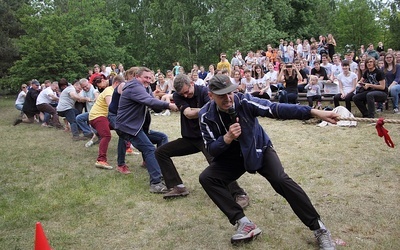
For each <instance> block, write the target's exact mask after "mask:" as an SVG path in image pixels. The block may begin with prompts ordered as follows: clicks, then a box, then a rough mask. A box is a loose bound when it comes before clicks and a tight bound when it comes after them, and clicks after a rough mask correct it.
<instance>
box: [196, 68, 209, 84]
mask: <svg viewBox="0 0 400 250" xmlns="http://www.w3.org/2000/svg"><path fill="white" fill-rule="evenodd" d="M207 74H208V72H207V71H206V70H205V69H204V66H203V65H200V72H199V74H198V75H199V78H200V79H201V80H203V81H204V79H206V77H207Z"/></svg>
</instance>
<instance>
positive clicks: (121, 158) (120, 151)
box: [108, 112, 126, 166]
mask: <svg viewBox="0 0 400 250" xmlns="http://www.w3.org/2000/svg"><path fill="white" fill-rule="evenodd" d="M116 119H117V115H116V114H113V113H111V112H108V121H109V122H110V126H111V127H113V128H115V120H116ZM125 156H126V144H125V140H124V139H122V138H121V136H118V146H117V164H118V166H123V165H125Z"/></svg>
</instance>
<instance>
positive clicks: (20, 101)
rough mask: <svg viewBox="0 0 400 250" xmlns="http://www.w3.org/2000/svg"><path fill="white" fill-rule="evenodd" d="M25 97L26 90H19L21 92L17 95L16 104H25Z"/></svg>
mask: <svg viewBox="0 0 400 250" xmlns="http://www.w3.org/2000/svg"><path fill="white" fill-rule="evenodd" d="M25 97H26V93H25V92H24V91H21V92H19V94H18V96H17V100H15V105H17V104H24V102H25Z"/></svg>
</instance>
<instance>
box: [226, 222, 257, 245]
mask: <svg viewBox="0 0 400 250" xmlns="http://www.w3.org/2000/svg"><path fill="white" fill-rule="evenodd" d="M261 232H262V231H261V229H259V228H258V227H257V225H256V224H254V223H253V222H244V223H239V222H238V224H237V230H236V233H235V234H234V235H233V236H232V238H231V243H232V244H236V243H241V242H249V241H251V240H253V239H254V238H256V237H257V236H258V235H259V234H260V233H261Z"/></svg>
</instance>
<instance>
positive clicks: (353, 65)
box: [350, 61, 358, 73]
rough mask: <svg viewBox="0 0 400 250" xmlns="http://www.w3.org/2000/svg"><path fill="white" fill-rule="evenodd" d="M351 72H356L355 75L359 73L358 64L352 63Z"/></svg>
mask: <svg viewBox="0 0 400 250" xmlns="http://www.w3.org/2000/svg"><path fill="white" fill-rule="evenodd" d="M350 71H351V72H354V73H357V71H358V64H357V63H356V62H353V61H352V62H351V63H350Z"/></svg>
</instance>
